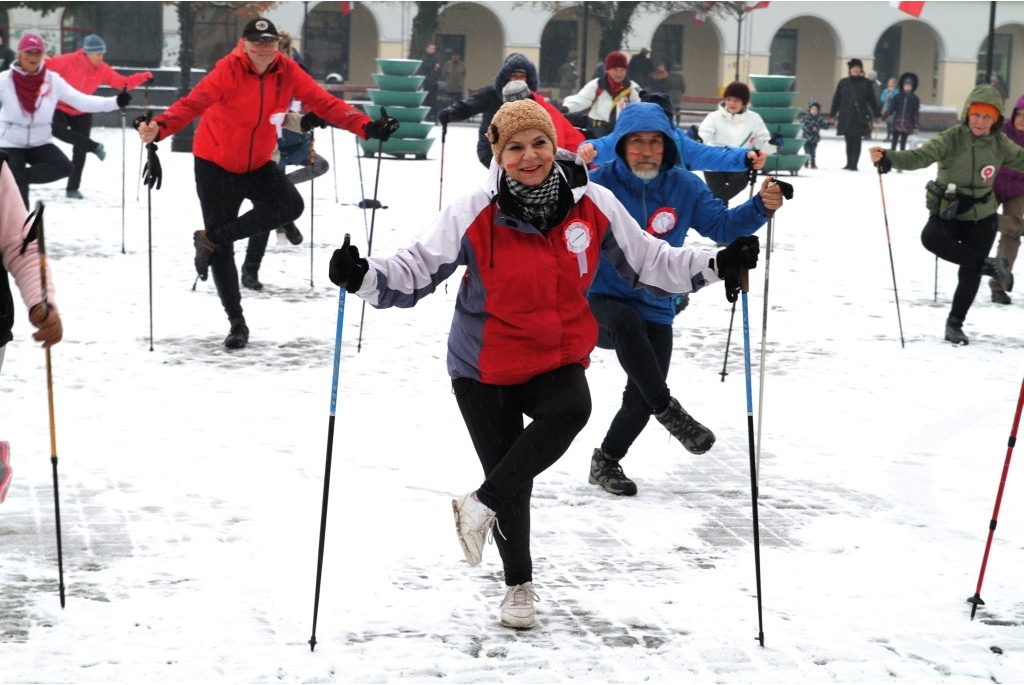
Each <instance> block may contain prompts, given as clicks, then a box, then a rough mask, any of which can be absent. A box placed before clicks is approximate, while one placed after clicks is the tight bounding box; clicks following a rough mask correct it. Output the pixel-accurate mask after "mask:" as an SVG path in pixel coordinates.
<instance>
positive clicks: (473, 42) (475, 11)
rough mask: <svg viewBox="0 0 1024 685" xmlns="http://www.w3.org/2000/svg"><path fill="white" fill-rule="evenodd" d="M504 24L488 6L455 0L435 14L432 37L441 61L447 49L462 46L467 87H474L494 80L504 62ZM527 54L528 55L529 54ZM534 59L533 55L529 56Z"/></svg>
mask: <svg viewBox="0 0 1024 685" xmlns="http://www.w3.org/2000/svg"><path fill="white" fill-rule="evenodd" d="M506 40H507V36H506V31H505V27H504V25H503V24H502V22H501V20H500V19H499V18H498V16H497V15H496V14H495V13H494V12H493V11H492V10H491V9H490V8H488V7H486V6H484V5H481V4H479V3H475V2H458V3H455V4H452V5H449V6H446V7H445V8H444V10H443V11H442V12H441V16H440V17H438V22H437V31H436V32H435V34H434V41H435V43H436V44H437V48H438V50H437V51H438V54H439V55H441V59H442V61H444V60H447V59H448V56H447V55H446V54H444V53H445V51H446V50H451V49H453V48H452V46H454V45H461V46H462V61H463V62H465V63H466V88H467V89H470V90H473V89H476V88H480V87H481V86H486V85H489V84H491V83H493V82H494V75H495V74H497V73H498V70H499V69H500V68H501V65H502V64H503V63H504V62H505V42H506ZM528 56H530V55H528ZM530 57H531V59H535V56H530Z"/></svg>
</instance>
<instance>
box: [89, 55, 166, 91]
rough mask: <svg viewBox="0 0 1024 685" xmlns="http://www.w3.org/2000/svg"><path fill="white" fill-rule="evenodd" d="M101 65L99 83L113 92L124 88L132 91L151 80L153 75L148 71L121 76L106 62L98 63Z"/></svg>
mask: <svg viewBox="0 0 1024 685" xmlns="http://www.w3.org/2000/svg"><path fill="white" fill-rule="evenodd" d="M100 64H101V65H102V67H101V69H102V74H101V77H100V78H101V81H100V82H101V83H104V84H106V85H108V86H110V87H111V88H114V89H115V90H121V89H122V88H124V87H126V86H127V87H128V90H134V89H135V88H137V87H138V86H139V85H140V84H142V83H144V82H146V81H148V80H149V79H151V78H153V73H152V72H150V71H143V72H139V73H138V74H132V75H131V76H121V74H119V73H117V72H116V71H114V69H113V67H111V66H110V65H109V64H107V63H106V62H100Z"/></svg>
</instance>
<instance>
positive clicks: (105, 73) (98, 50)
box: [46, 33, 153, 200]
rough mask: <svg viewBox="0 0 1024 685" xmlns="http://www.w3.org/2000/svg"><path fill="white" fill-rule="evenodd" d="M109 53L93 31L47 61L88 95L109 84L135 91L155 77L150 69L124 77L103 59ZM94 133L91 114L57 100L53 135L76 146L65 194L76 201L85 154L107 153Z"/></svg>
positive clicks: (119, 88)
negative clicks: (77, 46) (77, 44)
mask: <svg viewBox="0 0 1024 685" xmlns="http://www.w3.org/2000/svg"><path fill="white" fill-rule="evenodd" d="M106 52H107V44H106V43H105V42H103V39H102V38H100V37H99V36H97V35H96V34H95V33H90V34H89V35H88V36H86V37H85V41H84V42H83V43H82V47H81V49H79V50H75V51H74V52H68V53H65V54H63V55H57V56H56V57H51V58H49V59H48V60H46V68H47V69H50V70H51V71H54V72H56V73H58V74H60V75H61V76H63V77H64V80H65V81H67V82H68V84H69V85H70V86H71V87H72V88H75V89H76V90H78V91H79V92H82V93H85V94H86V95H92V94H93V93H95V92H96V91H97V89H99V87H100V86H110V87H111V88H113V89H114V90H118V91H124V90H134V89H135V88H136V87H137V86H140V85H142V84H143V83H145V82H146V81H148V80H149V79H151V78H153V74H152V73H151V72H149V71H143V72H140V73H138V74H132V75H131V76H121V75H120V74H119V73H117V72H116V71H114V70H113V69H112V68H111V67H110V65H109V64H107V63H106V62H104V61H103V55H104V54H106ZM91 134H92V114H90V113H89V112H81V111H79V110H77V109H75V108H74V107H72V106H71V105H69V104H68V103H66V102H64V101H61V102H58V103H57V111H56V112H54V113H53V135H54V137H56V138H57V139H58V140H63V141H64V142H65V143H68V144H69V145H71V146H72V147H73V148H74V150H73V151H72V153H71V175H70V176H68V185H67V191H66V195H67V196H68V197H70V198H74V199H76V200H81V199H82V193H81V192H80V191H79V190H78V187H79V185H81V183H82V170H83V169H84V168H85V156H86V154H87V153H89V152H91V153H93V154H94V155H96V156H97V157H99V158H100V160H103V159H104V158H105V157H106V156H107V153H106V151H104V149H103V143H98V142H96V141H95V140H93V139H92V138H90V137H89V136H90V135H91Z"/></svg>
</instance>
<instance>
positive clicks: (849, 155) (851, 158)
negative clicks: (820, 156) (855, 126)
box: [845, 134, 864, 169]
mask: <svg viewBox="0 0 1024 685" xmlns="http://www.w3.org/2000/svg"><path fill="white" fill-rule="evenodd" d="M845 138H846V168H847V169H856V168H857V162H859V161H860V146H861V142H862V141H863V140H864V139H863V138H862V137H861V135H859V134H858V135H855V136H849V135H848V136H845Z"/></svg>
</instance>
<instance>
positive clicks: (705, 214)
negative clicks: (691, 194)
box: [690, 183, 768, 244]
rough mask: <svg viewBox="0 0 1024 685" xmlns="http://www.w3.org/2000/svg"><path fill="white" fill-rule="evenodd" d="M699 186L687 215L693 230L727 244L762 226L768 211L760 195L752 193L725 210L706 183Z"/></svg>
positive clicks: (752, 232)
mask: <svg viewBox="0 0 1024 685" xmlns="http://www.w3.org/2000/svg"><path fill="white" fill-rule="evenodd" d="M700 185H701V186H703V189H700V190H699V191H698V192H697V198H696V199H695V201H694V205H693V216H692V217H691V218H690V226H691V227H692V228H693V229H694V230H695V231H697V233H700V234H701V235H702V236H704V237H705V238H710V239H711V240H714V241H715V242H716V243H723V244H728V243H731V242H732V241H733V240H735V239H736V238H739V237H740V236H747V235H753V234H754V233H755V232H756V231H757V229H759V228H761V226H763V225H764V223H765V220H766V219H767V217H768V212H767V211H766V210H765V207H764V202H762V200H761V196H760V195H758V194H755V195H754V197H752V198H751V199H749V200H747V201H746V202H744V203H743V204H741V205H739V206H738V207H735V208H733V209H728V208H726V206H725V205H724V204H723V203H722V201H721V200H719V199H718V198H716V197H715V196H714V195H712V193H711V190H710V189H709V188H708V187H707V186H706V185H704V184H703V183H701V184H700ZM693 187H694V188H698V186H693Z"/></svg>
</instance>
